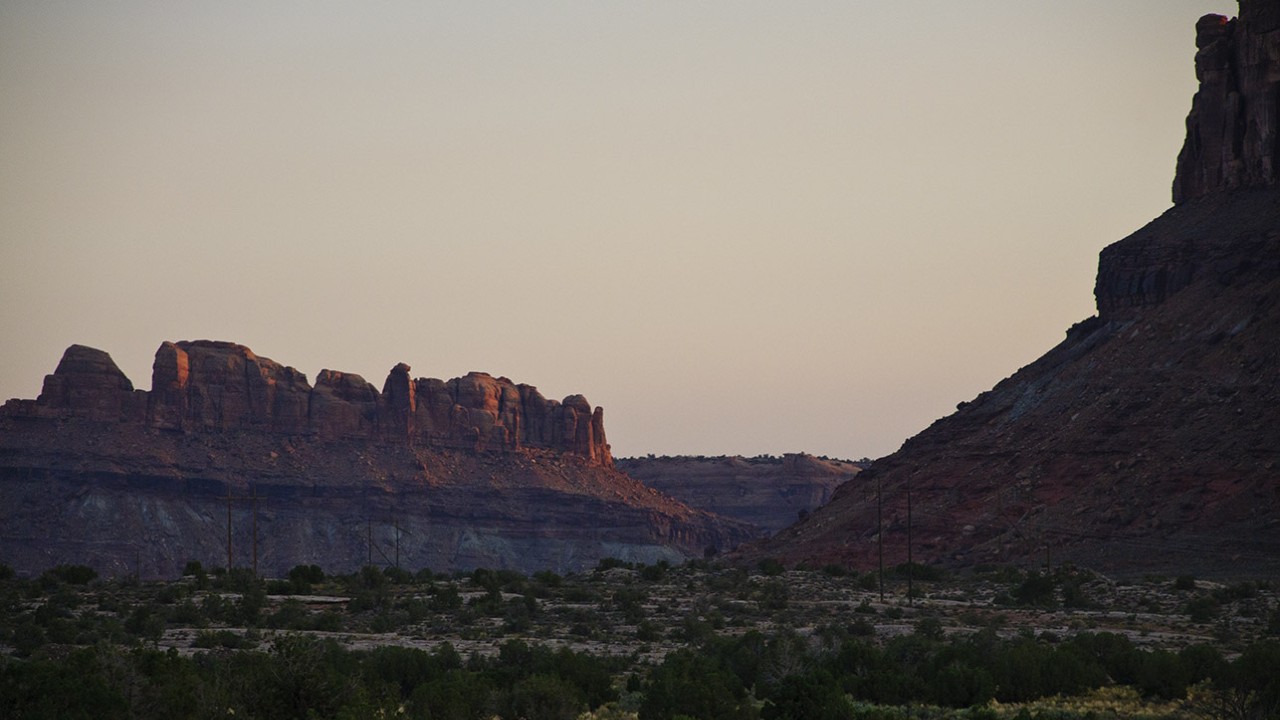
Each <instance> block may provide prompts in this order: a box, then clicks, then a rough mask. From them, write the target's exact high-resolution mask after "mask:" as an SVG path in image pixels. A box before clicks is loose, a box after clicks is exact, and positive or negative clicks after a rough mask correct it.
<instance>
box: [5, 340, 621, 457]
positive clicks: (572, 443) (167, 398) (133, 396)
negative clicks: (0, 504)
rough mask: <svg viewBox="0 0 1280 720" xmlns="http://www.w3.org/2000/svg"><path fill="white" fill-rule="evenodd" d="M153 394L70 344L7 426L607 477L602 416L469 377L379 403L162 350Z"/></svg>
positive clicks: (334, 375) (271, 366) (203, 344)
mask: <svg viewBox="0 0 1280 720" xmlns="http://www.w3.org/2000/svg"><path fill="white" fill-rule="evenodd" d="M151 387H152V389H151V391H150V392H146V391H142V390H134V389H133V385H132V383H130V382H129V379H128V378H126V377H125V375H124V373H122V372H121V371H120V369H119V368H118V367H116V364H115V362H113V361H112V359H111V357H110V356H109V355H108V354H107V353H105V352H103V351H101V350H96V349H94V348H88V347H84V346H83V345H72V346H71V347H69V348H67V350H66V352H65V353H64V354H63V357H62V360H61V362H59V363H58V367H57V369H56V370H54V372H53V374H52V375H49V376H47V377H46V378H45V382H44V388H43V390H42V391H41V393H40V397H39V398H37V399H36V401H35V402H34V403H31V402H29V401H28V402H24V401H10V402H9V403H8V404H6V405H5V407H4V409H3V412H4V413H5V414H8V415H10V416H16V417H21V416H29V417H38V418H84V419H88V420H95V421H101V422H122V423H137V424H142V425H145V426H146V427H150V428H156V429H160V430H176V431H182V432H221V431H233V430H253V431H256V432H267V433H274V434H280V435H307V436H314V437H317V438H320V439H325V440H335V439H341V438H345V439H363V440H378V441H384V442H403V443H406V444H408V445H413V446H425V447H433V448H447V449H456V450H470V451H475V452H484V451H509V450H518V449H520V448H524V447H531V448H542V449H547V450H556V451H562V452H570V453H574V454H576V455H580V456H582V457H584V458H586V459H588V460H590V461H592V462H594V463H598V464H600V465H603V466H606V467H607V466H609V465H611V464H612V462H613V460H612V457H611V456H610V454H609V445H608V443H607V442H606V440H605V433H604V410H603V408H598V407H597V408H594V409H593V408H592V407H591V405H590V403H588V402H587V400H586V398H584V397H582V396H581V395H570V396H569V397H567V398H565V399H564V401H563V402H557V401H555V400H548V399H547V398H544V397H543V396H542V394H541V393H539V392H538V389H537V388H536V387H533V386H532V385H524V384H520V385H517V384H515V383H513V382H511V381H510V380H508V379H507V378H505V377H499V378H495V377H492V376H491V375H489V374H487V373H480V372H473V373H469V374H467V375H466V376H465V377H460V378H454V379H452V380H448V381H444V380H437V379H434V378H413V377H412V376H411V375H410V368H409V366H408V365H406V364H404V363H400V364H398V365H396V366H395V367H394V368H392V369H391V372H390V373H389V374H388V375H387V379H386V382H385V383H383V386H382V391H381V392H379V391H378V390H377V388H375V387H374V386H373V385H371V384H370V383H368V382H366V381H365V380H364V378H362V377H360V376H359V375H354V374H350V373H342V372H337V371H333V370H322V371H321V372H320V375H319V377H318V378H317V379H316V385H315V387H312V386H311V385H310V384H309V383H308V382H307V377H306V375H304V374H303V373H301V372H299V371H297V370H295V369H294V368H292V367H286V366H282V365H280V364H279V363H277V362H275V361H273V360H271V359H269V358H265V357H260V356H258V355H255V354H254V353H253V351H252V350H250V349H249V348H247V347H244V346H243V345H237V344H235V343H229V342H214V341H209V340H197V341H194V342H177V343H174V342H166V343H164V344H162V345H161V346H160V348H159V349H158V350H157V351H156V356H155V363H154V365H153V366H152V375H151Z"/></svg>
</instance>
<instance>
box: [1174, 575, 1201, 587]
mask: <svg viewBox="0 0 1280 720" xmlns="http://www.w3.org/2000/svg"><path fill="white" fill-rule="evenodd" d="M1173 589H1174V590H1195V589H1196V579H1195V578H1194V577H1192V576H1190V575H1179V576H1178V579H1177V580H1174V581H1173Z"/></svg>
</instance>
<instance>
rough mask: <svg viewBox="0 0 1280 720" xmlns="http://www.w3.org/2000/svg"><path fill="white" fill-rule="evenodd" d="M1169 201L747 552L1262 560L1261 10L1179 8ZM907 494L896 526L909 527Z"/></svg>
mask: <svg viewBox="0 0 1280 720" xmlns="http://www.w3.org/2000/svg"><path fill="white" fill-rule="evenodd" d="M1196 28H1197V38H1196V44H1197V47H1198V48H1199V51H1198V53H1197V55H1196V72H1197V76H1198V77H1199V79H1200V81H1201V85H1200V91H1199V92H1198V93H1197V95H1196V97H1195V99H1194V101H1193V103H1192V111H1191V113H1190V115H1189V117H1188V119H1187V129H1188V134H1187V140H1186V144H1185V146H1184V149H1183V151H1182V153H1181V155H1180V157H1179V159H1178V163H1177V177H1176V179H1175V182H1174V188H1175V190H1174V199H1175V203H1176V204H1175V206H1174V207H1172V208H1171V209H1170V210H1168V211H1167V212H1166V213H1164V214H1163V215H1162V216H1160V217H1159V218H1157V219H1156V220H1154V221H1152V222H1151V223H1150V224H1149V225H1147V226H1146V227H1144V228H1142V229H1140V230H1138V231H1137V232H1135V233H1134V234H1132V235H1130V236H1129V237H1127V238H1125V239H1124V240H1121V241H1120V242H1117V243H1115V244H1113V245H1110V246H1109V247H1107V248H1106V249H1104V250H1103V251H1102V253H1101V256H1100V259H1099V265H1098V275H1097V282H1096V286H1095V296H1096V299H1097V307H1098V314H1097V315H1096V316H1095V317H1091V318H1089V319H1087V320H1085V321H1083V322H1080V323H1078V324H1076V325H1075V326H1073V327H1072V328H1071V329H1069V330H1068V331H1067V336H1066V339H1065V340H1064V341H1063V342H1062V343H1061V344H1059V345H1058V346H1057V347H1055V348H1053V349H1052V350H1050V351H1049V352H1048V353H1046V354H1045V355H1044V356H1043V357H1041V358H1040V359H1038V360H1036V361H1035V362H1033V363H1031V364H1030V365H1028V366H1027V367H1024V368H1022V369H1021V370H1019V371H1018V372H1017V373H1015V374H1014V375H1013V376H1012V377H1010V378H1008V379H1006V380H1004V381H1002V382H1001V383H999V384H998V385H996V386H995V387H994V388H993V389H992V390H990V391H988V392H985V393H982V394H981V395H979V396H978V397H977V398H975V399H974V400H973V401H972V402H967V403H961V405H960V406H959V407H958V408H957V411H956V412H955V413H954V414H953V415H950V416H948V417H946V418H943V419H941V420H939V421H937V422H935V423H934V424H933V425H931V426H930V427H929V428H927V429H926V430H924V431H923V432H921V433H920V434H919V435H917V436H915V437H913V438H911V439H909V440H908V441H907V442H905V443H904V444H903V446H902V447H901V449H899V450H898V451H897V452H895V453H893V454H892V455H889V456H888V457H885V458H882V459H879V460H877V461H876V462H875V463H874V464H873V466H872V468H871V469H870V470H868V471H866V472H864V473H862V474H861V475H860V476H859V477H858V479H857V481H855V482H853V483H850V484H848V485H845V486H844V487H842V488H841V489H840V490H839V491H838V492H837V493H836V496H835V497H834V498H833V500H832V502H831V503H830V504H829V505H827V506H826V507H824V508H822V509H820V510H819V511H817V512H815V513H813V515H812V516H811V517H810V518H809V519H808V520H807V521H805V522H801V523H799V524H797V525H796V526H794V527H792V528H790V529H788V530H787V531H785V532H783V533H781V534H779V535H777V536H775V537H774V539H773V540H772V541H770V542H768V543H765V544H763V545H761V546H759V547H755V548H753V549H752V551H751V552H752V553H753V554H755V555H772V556H777V557H780V558H785V559H786V560H788V561H791V562H800V561H806V560H809V561H817V562H831V561H835V562H843V563H848V564H852V565H856V566H862V567H869V566H872V565H873V564H874V563H875V562H876V559H877V552H878V543H877V535H876V533H877V502H876V497H877V496H876V493H877V488H881V493H882V495H881V497H882V502H883V511H882V513H883V522H884V552H885V555H886V557H887V558H888V559H889V560H890V562H900V561H902V560H904V559H906V556H907V548H908V532H909V531H910V535H911V549H912V551H913V555H914V559H915V560H917V561H925V562H944V563H953V564H975V563H984V562H992V561H999V562H1007V561H1014V562H1032V561H1039V562H1044V561H1045V560H1046V559H1047V560H1048V561H1050V562H1056V561H1060V560H1070V561H1074V562H1077V563H1080V564H1082V565H1087V566H1090V567H1094V568H1099V569H1104V570H1114V571H1122V572H1138V571H1175V570H1180V571H1184V572H1185V571H1194V572H1203V573H1206V574H1210V573H1212V574H1219V575H1222V574H1242V573H1261V572H1275V571H1277V570H1280V387H1278V386H1277V378H1278V377H1280V193H1278V192H1277V188H1276V184H1275V183H1276V176H1275V171H1276V168H1277V167H1280V166H1278V165H1277V163H1276V160H1277V148H1278V146H1277V143H1276V138H1277V131H1278V129H1280V128H1278V126H1277V114H1276V112H1275V102H1274V98H1275V97H1276V94H1277V88H1278V82H1277V81H1278V79H1280V10H1277V6H1276V5H1275V4H1274V3H1264V2H1251V1H1246V2H1243V3H1242V5H1241V17H1240V18H1239V19H1237V20H1228V19H1227V18H1223V17H1220V16H1206V17H1205V18H1202V19H1201V20H1200V21H1199V23H1197V26H1196ZM908 493H909V494H910V514H911V518H910V523H908Z"/></svg>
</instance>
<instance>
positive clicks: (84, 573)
mask: <svg viewBox="0 0 1280 720" xmlns="http://www.w3.org/2000/svg"><path fill="white" fill-rule="evenodd" d="M45 575H47V576H49V577H51V578H54V579H56V580H61V581H62V582H64V583H67V584H68V585H88V584H89V583H91V582H93V581H94V580H96V579H97V578H98V571H97V570H94V569H93V568H91V567H89V566H87V565H58V566H57V567H54V568H50V569H49V570H46V571H45Z"/></svg>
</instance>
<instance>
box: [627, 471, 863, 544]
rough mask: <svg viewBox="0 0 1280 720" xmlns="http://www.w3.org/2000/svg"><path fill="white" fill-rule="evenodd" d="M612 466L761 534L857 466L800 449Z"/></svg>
mask: <svg viewBox="0 0 1280 720" xmlns="http://www.w3.org/2000/svg"><path fill="white" fill-rule="evenodd" d="M617 467H618V469H619V470H622V471H623V472H625V473H627V474H628V475H630V476H631V477H633V478H635V479H637V480H639V481H640V482H642V483H644V484H645V485H648V486H649V487H651V488H653V489H655V490H657V491H658V492H661V493H663V494H665V495H670V496H671V497H673V498H676V499H677V500H679V501H681V502H683V503H686V504H688V505H690V506H692V507H695V508H699V509H702V510H706V511H708V512H713V513H715V514H717V515H723V516H724V517H728V518H733V519H734V520H739V521H741V522H744V523H747V524H748V525H750V526H752V527H754V528H757V529H759V531H760V532H762V533H765V534H769V533H774V532H777V531H779V530H781V529H783V528H785V527H787V526H788V525H791V524H792V523H794V522H795V521H796V520H797V519H799V518H801V517H804V516H806V515H808V514H809V513H810V512H811V511H813V510H814V509H816V508H817V507H819V506H820V505H823V504H824V503H826V502H827V501H828V500H830V499H831V495H832V493H833V492H835V489H836V488H837V487H839V486H840V485H841V484H842V483H844V482H847V481H849V480H852V479H853V478H854V477H855V476H857V474H858V473H859V472H861V470H862V467H861V466H860V465H858V464H857V463H853V462H849V461H847V460H834V459H830V458H818V457H814V456H812V455H807V454H805V453H788V454H786V455H783V456H781V457H771V456H762V457H750V458H748V457H741V456H736V455H735V456H728V457H701V456H696V457H690V456H682V457H666V456H663V457H636V458H621V459H619V460H618V461H617Z"/></svg>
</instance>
